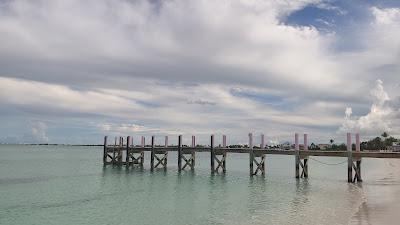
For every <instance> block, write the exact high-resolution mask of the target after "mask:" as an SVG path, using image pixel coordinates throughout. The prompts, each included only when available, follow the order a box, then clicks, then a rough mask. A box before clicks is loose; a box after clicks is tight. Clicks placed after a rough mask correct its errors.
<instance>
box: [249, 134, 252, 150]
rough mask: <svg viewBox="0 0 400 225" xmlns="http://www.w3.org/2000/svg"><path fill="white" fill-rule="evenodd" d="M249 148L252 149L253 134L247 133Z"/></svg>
mask: <svg viewBox="0 0 400 225" xmlns="http://www.w3.org/2000/svg"><path fill="white" fill-rule="evenodd" d="M249 147H250V148H253V134H252V133H249Z"/></svg>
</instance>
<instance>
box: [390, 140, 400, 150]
mask: <svg viewBox="0 0 400 225" xmlns="http://www.w3.org/2000/svg"><path fill="white" fill-rule="evenodd" d="M389 149H390V150H392V151H394V152H400V142H393V145H392V146H390V148H389Z"/></svg>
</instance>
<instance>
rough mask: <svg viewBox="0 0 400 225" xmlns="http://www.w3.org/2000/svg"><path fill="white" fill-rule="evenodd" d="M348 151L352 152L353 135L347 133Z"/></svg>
mask: <svg viewBox="0 0 400 225" xmlns="http://www.w3.org/2000/svg"><path fill="white" fill-rule="evenodd" d="M347 151H351V133H347Z"/></svg>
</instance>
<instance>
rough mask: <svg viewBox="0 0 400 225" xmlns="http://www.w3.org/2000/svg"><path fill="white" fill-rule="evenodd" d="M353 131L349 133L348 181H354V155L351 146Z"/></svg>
mask: <svg viewBox="0 0 400 225" xmlns="http://www.w3.org/2000/svg"><path fill="white" fill-rule="evenodd" d="M351 144H352V143H351V133H347V182H349V183H351V182H353V155H352V152H351V151H352V146H351Z"/></svg>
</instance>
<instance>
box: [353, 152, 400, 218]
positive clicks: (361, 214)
mask: <svg viewBox="0 0 400 225" xmlns="http://www.w3.org/2000/svg"><path fill="white" fill-rule="evenodd" d="M384 162H385V163H384V164H383V168H381V169H380V171H377V172H376V177H375V179H372V180H366V179H364V182H363V183H362V184H360V188H362V190H363V193H364V199H363V200H364V201H363V202H362V203H361V205H360V207H359V209H358V211H357V212H356V213H355V214H354V215H353V217H352V218H351V221H350V222H349V224H351V225H356V224H357V225H364V224H368V225H370V224H371V225H376V224H377V225H381V224H382V225H392V224H393V225H395V224H396V225H397V224H400V160H398V159H385V160H384Z"/></svg>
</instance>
